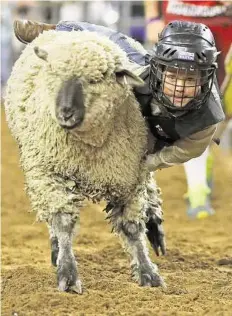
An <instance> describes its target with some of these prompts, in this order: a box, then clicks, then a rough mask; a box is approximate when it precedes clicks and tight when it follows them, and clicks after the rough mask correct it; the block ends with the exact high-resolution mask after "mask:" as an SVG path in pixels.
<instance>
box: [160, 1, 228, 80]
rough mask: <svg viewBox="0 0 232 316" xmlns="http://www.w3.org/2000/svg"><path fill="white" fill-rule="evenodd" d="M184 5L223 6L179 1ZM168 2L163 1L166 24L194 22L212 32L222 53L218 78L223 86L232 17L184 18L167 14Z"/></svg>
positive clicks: (212, 3) (211, 2) (204, 2)
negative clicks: (178, 21)
mask: <svg viewBox="0 0 232 316" xmlns="http://www.w3.org/2000/svg"><path fill="white" fill-rule="evenodd" d="M179 2H180V3H183V6H184V4H188V5H189V4H194V5H199V6H203V5H204V6H208V7H212V6H218V5H223V4H222V3H221V2H220V1H190V0H185V1H179ZM167 5H168V1H163V6H162V10H163V17H164V22H165V24H167V23H169V22H171V21H174V20H182V21H192V22H197V23H203V24H206V25H207V26H208V27H209V28H210V29H211V31H212V33H213V35H214V38H215V42H216V46H217V49H218V50H219V51H221V54H220V55H219V57H218V68H219V69H218V72H217V78H218V82H219V85H221V84H222V81H223V79H224V77H225V67H224V60H225V57H226V55H227V53H228V51H229V48H230V45H231V43H232V17H231V16H215V17H199V16H196V17H195V16H183V15H177V14H171V13H167V12H166V9H167Z"/></svg>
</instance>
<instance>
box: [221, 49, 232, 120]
mask: <svg viewBox="0 0 232 316" xmlns="http://www.w3.org/2000/svg"><path fill="white" fill-rule="evenodd" d="M225 71H226V77H225V79H224V81H223V83H222V87H221V92H222V93H223V101H224V106H225V113H226V117H227V118H231V117H232V44H231V46H230V50H229V52H228V54H227V56H226V59H225Z"/></svg>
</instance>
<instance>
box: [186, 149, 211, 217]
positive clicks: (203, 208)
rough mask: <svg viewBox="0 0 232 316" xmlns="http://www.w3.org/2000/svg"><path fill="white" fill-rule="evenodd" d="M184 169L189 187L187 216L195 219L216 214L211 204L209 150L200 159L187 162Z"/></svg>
mask: <svg viewBox="0 0 232 316" xmlns="http://www.w3.org/2000/svg"><path fill="white" fill-rule="evenodd" d="M184 169H185V174H186V178H187V186H188V193H187V198H188V204H189V205H188V210H187V214H188V215H189V216H190V217H193V218H203V217H207V216H209V215H212V214H214V210H213V209H212V207H211V203H210V192H211V185H212V181H211V172H212V170H211V169H212V160H211V157H210V153H209V148H207V149H206V150H205V152H204V153H203V154H202V155H201V156H200V157H197V158H194V159H191V160H190V161H188V162H186V163H185V164H184ZM207 169H208V170H207Z"/></svg>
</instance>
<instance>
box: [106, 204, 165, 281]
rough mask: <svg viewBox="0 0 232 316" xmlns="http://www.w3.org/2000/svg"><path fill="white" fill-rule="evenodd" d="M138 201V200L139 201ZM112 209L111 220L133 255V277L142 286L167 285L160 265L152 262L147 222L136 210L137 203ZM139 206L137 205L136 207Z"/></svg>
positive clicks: (128, 250)
mask: <svg viewBox="0 0 232 316" xmlns="http://www.w3.org/2000/svg"><path fill="white" fill-rule="evenodd" d="M137 203H138V201H137ZM130 206H131V207H129V205H128V206H127V207H126V208H124V209H123V208H122V209H121V212H120V211H118V209H117V207H115V208H114V209H113V210H112V211H111V215H110V216H109V217H110V218H111V222H112V224H113V227H114V229H115V231H116V232H117V233H118V234H119V236H120V237H121V239H122V241H123V244H124V247H125V249H126V250H127V252H129V254H130V256H131V259H132V261H131V268H132V277H133V279H134V280H135V281H136V282H138V283H139V285H141V286H151V287H155V286H163V287H164V286H165V284H164V281H163V279H162V277H161V276H160V275H159V272H158V267H157V266H156V265H155V264H153V263H152V261H151V259H150V257H149V254H148V248H147V245H146V234H145V223H144V221H143V219H142V218H141V217H140V216H139V212H138V211H137V212H136V211H135V206H139V205H136V202H135V204H134V205H133V206H132V205H130ZM136 208H137V207H136Z"/></svg>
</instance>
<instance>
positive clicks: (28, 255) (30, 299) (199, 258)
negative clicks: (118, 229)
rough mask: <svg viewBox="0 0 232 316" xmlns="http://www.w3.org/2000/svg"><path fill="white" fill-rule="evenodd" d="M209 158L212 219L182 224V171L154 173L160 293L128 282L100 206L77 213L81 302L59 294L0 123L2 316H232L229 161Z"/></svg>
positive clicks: (123, 258) (124, 260)
mask: <svg viewBox="0 0 232 316" xmlns="http://www.w3.org/2000/svg"><path fill="white" fill-rule="evenodd" d="M214 152H215V187H216V190H215V194H214V200H213V206H214V207H215V209H216V211H217V212H216V215H215V216H213V217H211V218H208V219H205V220H199V221H190V220H188V219H187V218H186V215H185V204H184V201H183V199H182V195H183V194H184V192H185V189H186V185H185V179H184V174H183V168H182V167H181V166H180V167H173V168H170V169H166V170H163V171H159V172H158V173H157V178H158V182H159V184H160V186H161V187H162V190H163V198H164V201H165V202H164V211H165V230H166V236H167V244H168V252H167V256H166V257H159V258H157V257H156V256H155V255H154V254H152V258H153V260H154V261H155V262H157V264H158V265H159V268H160V271H161V273H162V275H163V276H164V278H165V280H166V283H167V285H168V288H167V290H166V291H162V290H161V289H160V288H142V287H139V286H137V284H135V283H133V282H132V281H131V279H130V270H129V262H128V257H127V255H126V254H125V253H124V252H123V250H122V248H121V246H120V243H119V241H118V239H117V237H115V236H114V235H113V234H111V233H110V231H111V227H110V226H109V225H108V224H107V222H106V221H105V220H104V217H105V215H104V214H103V212H102V211H101V210H102V206H96V205H89V207H88V208H86V209H84V210H83V211H82V216H81V230H80V234H79V237H77V239H76V241H75V243H74V251H75V254H76V255H77V257H78V258H79V266H80V268H79V269H80V274H81V278H82V281H83V283H84V285H85V288H86V289H87V291H86V292H85V294H83V295H82V296H79V295H74V294H68V293H60V292H58V291H57V290H56V276H55V270H54V268H52V267H51V264H50V249H49V240H48V232H47V228H46V226H45V225H44V224H41V223H35V214H31V213H28V212H27V211H28V210H29V209H30V205H29V201H28V199H27V197H26V194H25V193H24V191H23V181H24V179H23V174H22V172H21V171H20V169H19V166H18V160H19V159H18V151H17V147H16V145H15V142H14V141H13V139H12V138H11V136H10V135H9V131H8V129H7V127H6V124H5V118H4V115H3V116H2V163H3V167H2V315H4V316H5V315H12V313H13V312H17V313H18V315H20V316H24V315H38V316H39V315H43V316H45V315H59V316H61V315H62V316H63V315H64V316H66V315H80V316H81V315H82V316H84V315H108V316H113V315H135V316H146V315H147V316H148V315H149V316H150V315H181V316H182V315H197V316H198V315H232V264H231V259H230V258H231V257H232V249H231V247H232V194H231V187H232V177H231V174H232V162H231V161H232V156H231V155H229V154H228V155H226V154H223V153H222V152H221V151H220V149H219V148H214ZM151 252H152V251H151ZM221 259H225V260H221ZM219 260H221V261H219ZM218 261H219V262H218Z"/></svg>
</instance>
